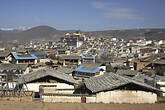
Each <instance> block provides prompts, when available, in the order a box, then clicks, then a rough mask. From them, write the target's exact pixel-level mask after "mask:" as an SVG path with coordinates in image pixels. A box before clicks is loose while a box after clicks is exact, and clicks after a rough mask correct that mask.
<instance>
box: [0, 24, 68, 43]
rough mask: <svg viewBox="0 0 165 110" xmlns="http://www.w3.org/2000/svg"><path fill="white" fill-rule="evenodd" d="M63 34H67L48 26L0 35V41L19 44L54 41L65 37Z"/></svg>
mask: <svg viewBox="0 0 165 110" xmlns="http://www.w3.org/2000/svg"><path fill="white" fill-rule="evenodd" d="M65 33H67V32H65V31H59V30H56V29H54V28H52V27H49V26H38V27H34V28H31V29H28V30H25V31H22V32H19V33H12V34H6V35H4V34H3V35H1V34H0V39H2V40H3V41H13V40H17V41H21V42H29V41H31V40H55V39H57V38H59V37H60V36H63V35H65Z"/></svg>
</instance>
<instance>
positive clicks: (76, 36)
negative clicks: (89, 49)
mask: <svg viewBox="0 0 165 110" xmlns="http://www.w3.org/2000/svg"><path fill="white" fill-rule="evenodd" d="M60 40H61V42H64V43H65V44H67V46H73V47H76V48H78V47H80V46H81V45H82V44H83V42H84V41H85V40H86V37H85V35H84V33H83V32H82V31H81V30H78V31H76V33H73V34H69V33H67V34H66V35H65V36H63V37H61V38H60Z"/></svg>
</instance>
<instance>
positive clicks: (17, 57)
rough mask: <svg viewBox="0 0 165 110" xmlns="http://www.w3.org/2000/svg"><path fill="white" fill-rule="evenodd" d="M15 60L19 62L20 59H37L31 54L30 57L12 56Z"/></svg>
mask: <svg viewBox="0 0 165 110" xmlns="http://www.w3.org/2000/svg"><path fill="white" fill-rule="evenodd" d="M13 56H14V58H15V59H17V60H20V59H38V57H36V56H35V55H34V54H31V57H19V56H18V55H13Z"/></svg>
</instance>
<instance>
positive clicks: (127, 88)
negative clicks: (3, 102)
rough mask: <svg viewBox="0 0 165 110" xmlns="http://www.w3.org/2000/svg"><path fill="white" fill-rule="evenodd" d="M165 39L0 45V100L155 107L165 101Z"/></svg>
mask: <svg viewBox="0 0 165 110" xmlns="http://www.w3.org/2000/svg"><path fill="white" fill-rule="evenodd" d="M164 87H165V40H146V38H145V36H140V35H139V36H136V37H134V36H132V37H131V39H128V40H125V39H122V38H116V37H109V38H103V37H100V38H98V37H94V36H90V37H86V35H85V33H84V32H83V31H81V30H77V31H76V32H75V33H66V34H65V35H63V36H61V37H60V39H58V40H57V41H56V42H53V41H49V42H37V41H35V40H31V41H30V42H28V43H26V44H20V45H17V46H13V47H12V48H11V49H10V50H8V49H7V48H5V47H4V46H0V96H1V97H23V98H30V99H31V100H35V99H39V100H40V101H42V102H72V103H75V102H78V103H156V102H158V101H159V99H160V98H164V97H165V88H164Z"/></svg>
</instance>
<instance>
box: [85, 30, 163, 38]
mask: <svg viewBox="0 0 165 110" xmlns="http://www.w3.org/2000/svg"><path fill="white" fill-rule="evenodd" d="M85 35H86V36H87V37H88V36H93V37H107V38H112V37H116V38H123V39H125V40H128V39H130V38H131V37H137V36H143V37H144V36H145V37H146V39H147V40H165V29H138V30H137V29H130V30H108V31H93V32H86V33H85Z"/></svg>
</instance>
